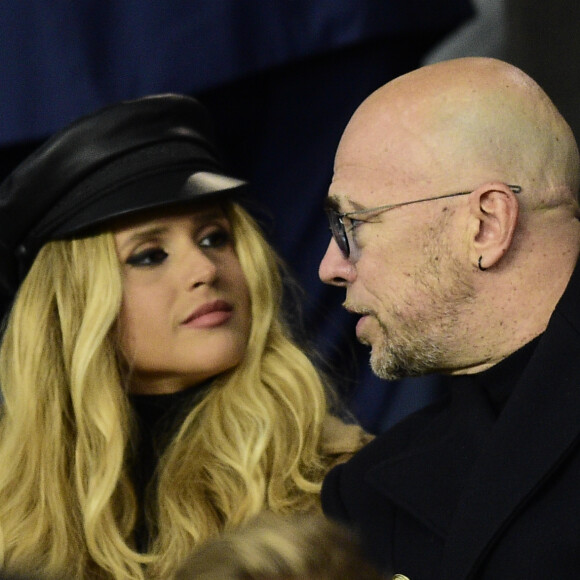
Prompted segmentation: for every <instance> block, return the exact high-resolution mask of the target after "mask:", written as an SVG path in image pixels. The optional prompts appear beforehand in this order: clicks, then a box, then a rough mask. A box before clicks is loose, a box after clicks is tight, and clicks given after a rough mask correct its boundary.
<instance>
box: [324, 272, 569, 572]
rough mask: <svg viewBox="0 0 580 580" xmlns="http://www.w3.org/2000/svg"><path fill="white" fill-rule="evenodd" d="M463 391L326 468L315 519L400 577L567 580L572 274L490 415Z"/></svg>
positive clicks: (473, 394) (477, 396) (484, 403)
mask: <svg viewBox="0 0 580 580" xmlns="http://www.w3.org/2000/svg"><path fill="white" fill-rule="evenodd" d="M463 387H464V388H462V385H461V384H458V385H457V386H456V387H454V388H453V389H452V393H451V395H450V396H449V397H446V398H445V399H443V400H441V401H440V402H438V403H436V404H434V405H432V406H430V407H428V408H426V409H424V410H422V411H419V412H418V413H415V414H413V415H411V416H410V417H408V418H407V419H405V420H403V421H402V422H401V423H400V424H398V425H396V426H395V427H394V428H393V429H391V430H390V431H388V432H387V433H385V434H384V435H382V436H380V437H378V438H377V439H375V440H374V441H373V442H372V443H370V444H369V445H368V446H366V447H365V448H364V449H363V450H361V451H360V452H359V453H357V455H355V457H354V458H353V459H351V460H350V461H349V462H348V463H346V464H344V465H341V466H339V467H337V468H335V469H334V470H332V471H331V472H330V473H329V475H328V476H327V478H326V480H325V482H324V486H323V491H322V501H323V507H324V510H325V512H326V513H327V515H329V516H331V517H332V518H335V519H338V520H341V521H345V522H347V523H349V524H351V525H353V526H354V527H355V528H357V529H358V530H359V531H360V533H361V535H362V536H363V540H364V543H365V545H366V547H367V549H368V551H369V553H370V555H371V557H372V558H373V559H374V560H375V561H377V562H378V563H379V564H380V565H381V566H383V567H385V568H386V569H387V570H389V571H392V572H398V573H402V574H405V575H407V576H409V578H410V579H411V580H432V579H438V580H463V579H467V578H477V579H480V578H481V579H485V580H503V579H505V580H508V579H509V580H514V579H519V578H521V579H526V580H535V579H538V580H539V579H542V580H546V579H547V578H550V579H551V578H554V580H572V579H574V580H578V579H579V578H580V447H579V436H580V267H579V266H577V267H576V270H575V272H574V274H573V276H572V278H571V280H570V283H569V285H568V288H567V290H566V292H565V293H564V295H563V297H562V298H561V300H560V302H559V304H558V306H557V307H556V309H555V311H554V313H553V315H552V317H551V319H550V322H549V325H548V328H547V329H546V332H545V333H544V334H543V335H542V336H541V337H540V339H539V341H538V343H537V346H536V347H535V350H534V353H533V355H532V356H531V358H530V360H529V362H528V363H527V365H526V367H525V370H524V372H523V374H521V375H520V378H519V380H518V381H517V383H516V385H515V386H514V388H513V391H512V393H511V395H510V397H509V399H508V401H507V403H506V405H505V407H504V409H503V411H502V412H501V414H500V415H499V417H498V418H497V419H496V417H495V415H494V414H493V413H492V412H491V409H490V406H489V401H488V400H483V399H484V398H483V396H482V394H481V391H478V390H476V389H470V388H469V386H468V385H467V384H466V385H463Z"/></svg>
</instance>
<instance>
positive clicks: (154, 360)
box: [114, 205, 251, 394]
mask: <svg viewBox="0 0 580 580" xmlns="http://www.w3.org/2000/svg"><path fill="white" fill-rule="evenodd" d="M114 236H115V245H116V248H117V254H118V256H119V260H120V262H121V267H122V272H123V304H122V307H121V313H120V315H119V330H120V340H121V350H122V353H123V355H124V357H125V359H126V360H127V362H128V363H129V365H130V367H131V385H130V390H131V392H133V393H153V394H157V393H172V392H176V391H180V390H182V389H185V388H187V387H189V386H193V385H196V384H199V383H201V382H203V381H205V380H207V379H209V378H211V377H213V376H215V375H218V374H219V373H222V372H224V371H226V370H228V369H231V368H232V367H235V366H236V365H237V364H238V363H239V362H240V361H241V359H242V357H243V356H244V353H245V349H246V345H247V342H248V336H249V333H250V323H251V310H250V295H249V291H248V286H247V283H246V279H245V276H244V273H243V272H242V268H241V266H240V263H239V261H238V258H237V255H236V253H235V251H234V245H233V240H232V231H231V225H230V223H229V220H228V218H227V217H226V215H225V213H224V211H223V209H222V208H221V207H220V206H219V205H208V206H203V207H201V208H197V209H195V210H187V212H184V211H181V212H179V213H172V214H164V215H160V216H158V217H154V218H150V217H149V218H143V219H142V220H141V221H131V222H129V223H125V224H123V225H122V226H121V227H118V228H117V229H115V231H114Z"/></svg>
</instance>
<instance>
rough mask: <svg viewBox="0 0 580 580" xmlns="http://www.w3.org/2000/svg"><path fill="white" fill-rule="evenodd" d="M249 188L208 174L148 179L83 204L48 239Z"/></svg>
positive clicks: (69, 235) (223, 176) (225, 195)
mask: <svg viewBox="0 0 580 580" xmlns="http://www.w3.org/2000/svg"><path fill="white" fill-rule="evenodd" d="M247 187H248V183H247V182H246V181H243V180H241V179H236V178H234V177H229V176H227V175H223V174H219V173H214V172H210V171H198V172H195V173H191V170H189V171H181V172H172V173H162V174H157V175H152V176H148V177H147V178H146V179H140V180H137V181H134V182H131V183H128V184H125V185H122V186H119V187H116V188H114V189H113V190H112V191H111V192H110V193H108V194H105V195H101V196H99V197H98V198H97V199H95V200H94V202H91V203H89V204H87V205H85V206H84V207H83V208H82V209H81V210H80V211H79V212H78V213H77V214H75V215H74V216H71V217H69V219H67V221H66V223H65V224H63V225H62V226H61V227H58V228H56V229H55V230H54V232H53V234H52V235H51V237H52V238H53V239H55V238H66V237H71V236H74V235H78V234H80V233H83V232H86V231H87V230H93V229H97V228H102V227H103V225H105V224H106V223H108V222H110V221H113V220H115V219H117V218H121V217H127V216H130V215H133V214H136V213H138V212H142V211H146V210H152V209H155V208H166V207H173V206H175V207H178V206H180V205H190V204H199V203H203V202H207V201H210V200H212V199H216V200H217V199H221V198H223V197H239V196H241V195H242V194H243V193H244V192H245V191H246V190H247Z"/></svg>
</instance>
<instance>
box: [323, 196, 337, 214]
mask: <svg viewBox="0 0 580 580" xmlns="http://www.w3.org/2000/svg"><path fill="white" fill-rule="evenodd" d="M324 209H325V210H329V209H330V210H332V211H335V212H337V213H340V204H339V203H338V199H337V198H336V197H334V196H330V195H329V196H328V197H327V198H326V199H325V200H324Z"/></svg>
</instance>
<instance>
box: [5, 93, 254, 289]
mask: <svg viewBox="0 0 580 580" xmlns="http://www.w3.org/2000/svg"><path fill="white" fill-rule="evenodd" d="M245 189H246V183H245V182H244V181H242V180H240V179H235V178H233V177H230V176H228V175H227V174H226V173H225V172H224V170H223V168H222V166H221V165H220V162H219V160H218V152H217V151H216V147H215V144H214V141H213V135H212V130H211V125H210V120H209V118H208V115H207V113H206V111H205V109H204V108H203V107H202V106H201V104H200V103H199V102H198V101H196V100H195V99H193V98H190V97H186V96H182V95H172V94H166V95H155V96H151V97H145V98H142V99H137V100H134V101H124V102H121V103H119V104H115V105H111V106H109V107H106V108H104V109H101V110H99V111H97V112H96V113H93V114H91V115H87V116H86V117H82V118H81V119H79V120H77V121H76V122H74V123H72V124H71V125H69V126H68V127H66V128H65V129H63V130H62V131H60V132H59V133H57V134H55V135H54V136H53V137H52V138H50V139H49V140H48V141H47V142H46V143H44V144H43V145H42V146H41V147H40V148H39V149H37V150H36V151H35V152H34V153H33V154H32V155H30V156H29V157H28V158H27V159H25V160H24V161H23V162H22V163H21V164H20V165H19V166H18V167H17V168H16V169H15V170H14V171H13V172H12V174H11V175H9V176H8V178H7V179H6V180H5V181H4V182H3V183H2V184H1V185H0V298H2V299H3V300H10V299H11V298H12V297H13V296H14V294H15V293H16V290H17V289H18V286H19V285H20V283H21V282H22V280H23V279H24V277H25V276H26V273H27V272H28V270H29V268H30V266H31V265H32V262H33V261H34V258H35V257H36V255H37V254H38V251H39V250H40V248H41V247H42V246H43V245H44V244H45V243H46V242H48V241H50V240H56V239H64V238H70V237H76V236H82V235H88V234H90V233H91V231H93V230H94V229H95V228H97V227H99V226H102V225H103V224H106V223H107V222H109V221H110V220H112V219H114V218H117V217H120V216H123V215H129V214H133V213H136V212H139V211H142V210H146V209H152V208H157V207H166V206H171V205H177V204H184V203H191V202H199V201H205V200H208V199H212V198H213V197H216V196H220V195H226V196H233V195H238V194H240V193H242V192H243V191H244V190H245Z"/></svg>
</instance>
